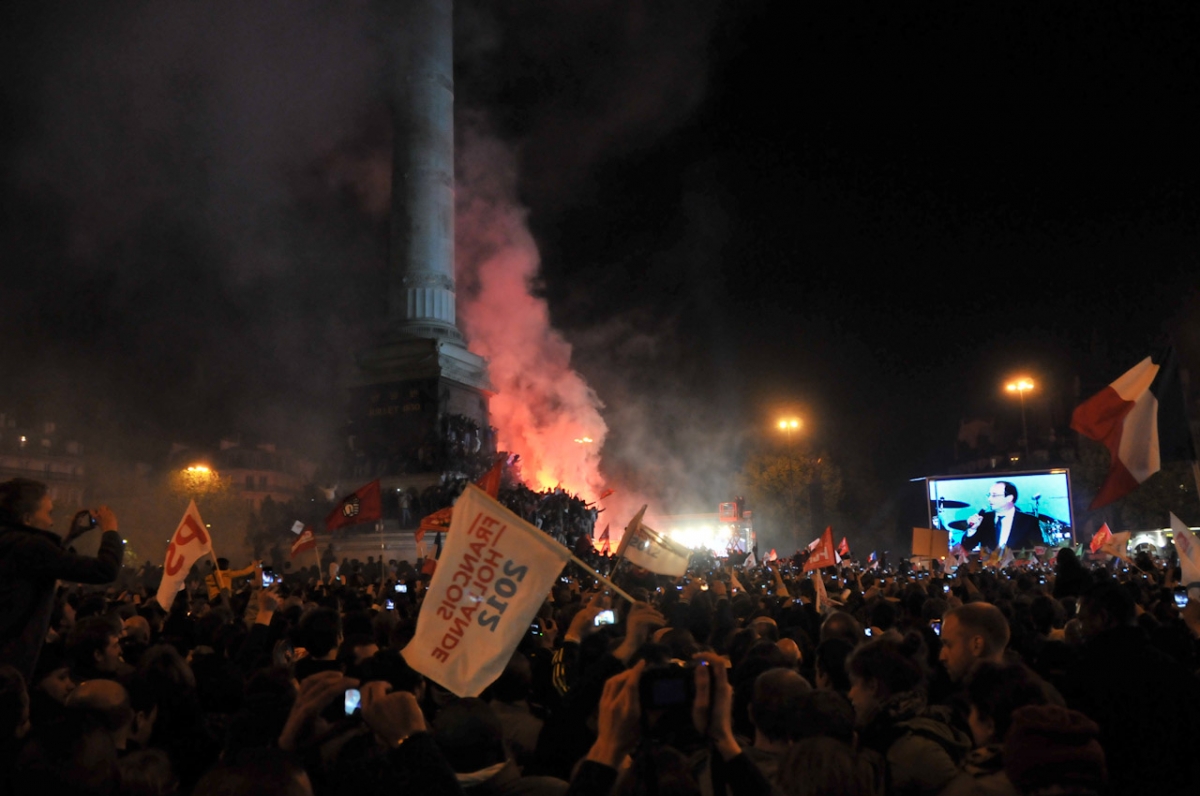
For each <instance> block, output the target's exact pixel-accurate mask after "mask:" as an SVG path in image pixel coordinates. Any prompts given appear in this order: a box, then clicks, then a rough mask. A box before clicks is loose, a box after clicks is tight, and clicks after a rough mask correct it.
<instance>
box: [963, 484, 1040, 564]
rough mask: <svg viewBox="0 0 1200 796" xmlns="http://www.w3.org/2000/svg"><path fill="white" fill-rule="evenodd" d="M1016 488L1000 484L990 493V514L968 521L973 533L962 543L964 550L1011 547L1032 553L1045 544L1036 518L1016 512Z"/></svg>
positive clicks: (985, 512) (968, 526) (993, 486)
mask: <svg viewBox="0 0 1200 796" xmlns="http://www.w3.org/2000/svg"><path fill="white" fill-rule="evenodd" d="M1016 504H1017V488H1016V487H1015V486H1013V485H1012V484H1011V483H1009V482H1008V481H997V482H996V483H994V484H992V488H991V489H990V490H988V505H989V506H991V507H992V510H991V511H981V512H979V513H978V514H975V515H974V516H972V517H971V519H970V520H968V521H967V528H968V530H969V531H970V533H969V535H967V536H966V537H965V538H964V539H963V540H962V549H963V550H964V551H966V552H968V553H969V552H971V551H972V550H974V549H975V548H976V547H978V546H980V545H982V546H983V547H984V548H986V549H988V550H995V549H997V548H999V547H1008V548H1010V549H1012V550H1029V549H1031V548H1033V547H1037V546H1038V545H1040V544H1043V541H1042V526H1041V523H1039V522H1038V519H1037V517H1035V516H1033V515H1032V514H1026V513H1025V512H1023V511H1017V506H1016Z"/></svg>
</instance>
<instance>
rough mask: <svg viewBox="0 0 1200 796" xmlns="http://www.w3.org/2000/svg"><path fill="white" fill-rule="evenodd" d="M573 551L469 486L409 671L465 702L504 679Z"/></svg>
mask: <svg viewBox="0 0 1200 796" xmlns="http://www.w3.org/2000/svg"><path fill="white" fill-rule="evenodd" d="M570 557H571V551H569V550H567V548H565V547H563V546H562V545H560V544H558V543H557V542H555V541H554V540H553V539H551V538H550V537H549V536H547V535H546V534H545V533H543V532H542V531H539V530H538V529H537V528H535V527H534V526H532V525H530V524H529V523H527V522H525V521H524V520H522V519H521V518H520V517H518V516H517V515H515V514H513V513H512V512H511V511H509V510H508V509H506V508H504V506H502V505H500V503H499V502H497V501H496V500H494V499H493V498H491V497H488V495H487V493H486V492H484V491H483V490H482V489H480V488H479V487H477V486H474V485H470V486H468V487H467V488H466V490H465V491H464V492H463V493H462V496H461V497H459V499H458V502H457V503H455V504H454V515H453V519H452V520H451V522H450V532H449V533H448V534H446V543H445V546H444V547H443V549H442V555H441V557H440V558H439V559H438V564H437V570H436V571H435V572H434V574H433V580H432V581H431V582H430V584H429V588H428V589H427V590H426V593H425V602H424V603H423V604H422V605H421V615H420V616H419V617H418V618H417V632H416V635H414V636H413V640H412V641H411V642H409V644H408V646H407V647H405V648H404V650H403V652H402V654H403V655H404V659H405V660H406V661H408V665H409V666H411V667H412V668H414V669H416V670H417V671H418V672H420V673H421V674H423V675H425V676H426V677H428V678H429V679H430V680H433V681H434V682H436V683H439V684H440V685H442V686H444V687H445V688H447V689H449V690H450V691H451V692H452V693H454V694H456V695H458V696H460V697H474V696H478V695H479V694H480V693H482V692H483V689H485V688H487V687H488V686H489V685H490V684H491V683H492V681H494V680H495V679H496V678H497V677H499V676H500V674H501V672H503V671H504V667H505V666H507V665H508V660H509V658H511V657H512V653H513V651H514V650H515V649H516V648H517V644H519V643H520V641H521V639H522V638H523V637H524V636H525V634H527V633H528V632H529V625H530V623H531V622H532V621H533V617H534V615H535V614H537V611H538V609H539V608H541V606H542V602H543V601H544V600H545V599H546V595H547V594H548V593H549V592H550V587H551V586H552V585H554V581H555V579H556V578H558V575H559V573H560V572H562V569H563V566H565V565H566V563H567V561H568V560H570Z"/></svg>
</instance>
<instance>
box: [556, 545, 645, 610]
mask: <svg viewBox="0 0 1200 796" xmlns="http://www.w3.org/2000/svg"><path fill="white" fill-rule="evenodd" d="M570 555H571V563H573V564H575V565H576V566H579V567H582V568H583V570H584V571H585V572H590V573H592V574H593V575H595V576H596V579H597V580H599V581H600V582H601V583H603V584H604V585H605V586H608V588H610V589H612V590H613V591H614V592H616V593H617V594H618V595H620V596H621V597H624V598H625V599H626V600H628V601H629V604H630V605H634V604H636V603H637V600H635V599H633V598H632V597H630V596H629V594H628V593H626V591H625V590H624V589H622V588H621V587H620V586H618V585H617V584H615V583H613V582H612V581H611V580H609V579H608V578H606V577H604V576H603V575H601V574H600V573H599V572H597V571H596V570H594V569H592V566H591V564H589V563H588V562H586V561H584V560H583V559H582V558H580V557H579V556H577V555H575V554H574V553H571V554H570Z"/></svg>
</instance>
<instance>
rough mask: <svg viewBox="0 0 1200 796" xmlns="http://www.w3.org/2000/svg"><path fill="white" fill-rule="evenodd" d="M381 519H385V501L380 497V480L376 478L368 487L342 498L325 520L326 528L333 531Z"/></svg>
mask: <svg viewBox="0 0 1200 796" xmlns="http://www.w3.org/2000/svg"><path fill="white" fill-rule="evenodd" d="M381 519H383V500H382V499H381V498H380V496H379V479H378V478H376V479H375V480H374V481H372V482H371V483H369V484H367V485H366V486H362V487H359V488H358V490H357V491H355V492H354V493H353V494H350V495H347V496H346V497H344V498H342V500H341V502H340V503H338V504H337V506H336V507H334V509H333V511H331V512H329V516H328V517H326V518H325V527H326V528H327V529H328V530H331V531H332V530H336V529H338V528H343V527H345V526H347V525H358V524H359V523H362V522H375V521H376V520H381Z"/></svg>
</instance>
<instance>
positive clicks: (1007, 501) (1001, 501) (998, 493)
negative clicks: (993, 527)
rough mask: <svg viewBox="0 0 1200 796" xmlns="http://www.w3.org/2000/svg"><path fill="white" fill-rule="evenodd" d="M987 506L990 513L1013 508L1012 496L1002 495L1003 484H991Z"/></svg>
mask: <svg viewBox="0 0 1200 796" xmlns="http://www.w3.org/2000/svg"><path fill="white" fill-rule="evenodd" d="M988 505H989V506H991V507H992V511H1007V510H1008V509H1011V508H1012V506H1013V502H1012V495H1006V494H1004V484H992V488H991V489H989V490H988Z"/></svg>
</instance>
